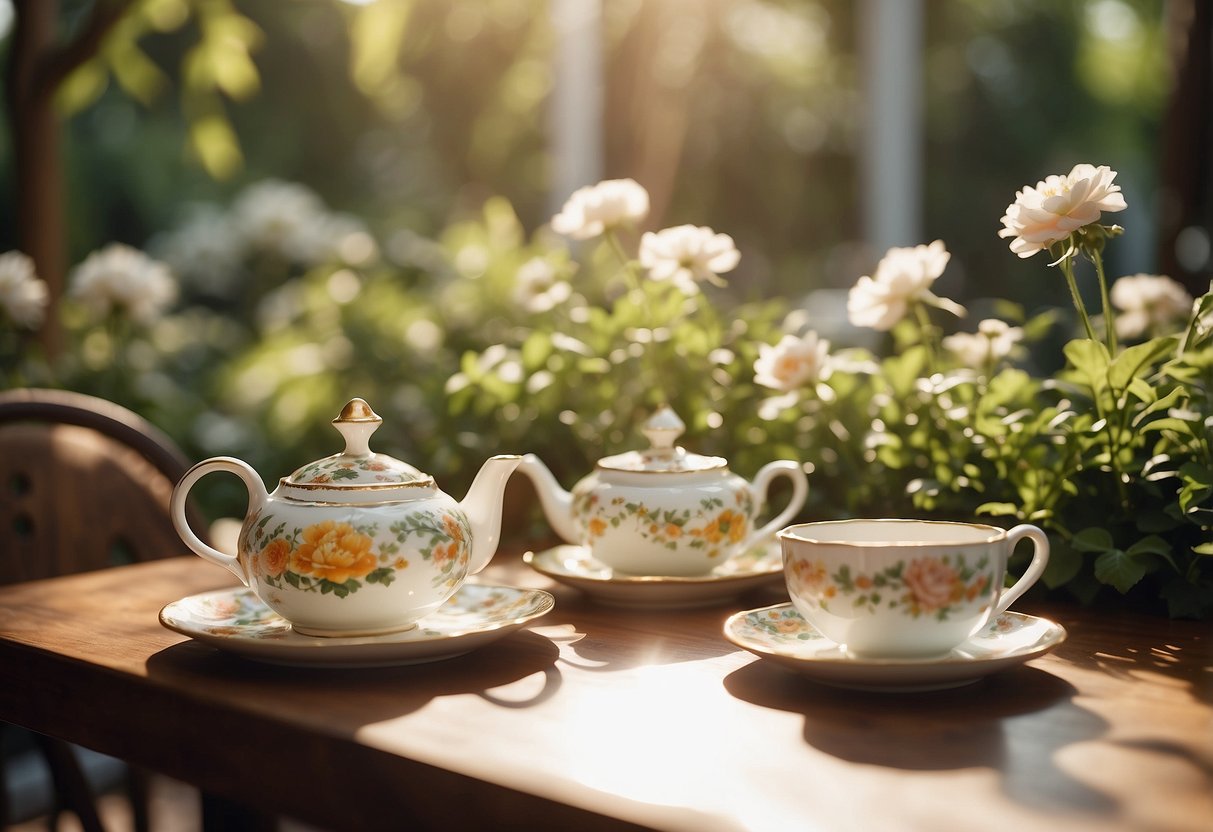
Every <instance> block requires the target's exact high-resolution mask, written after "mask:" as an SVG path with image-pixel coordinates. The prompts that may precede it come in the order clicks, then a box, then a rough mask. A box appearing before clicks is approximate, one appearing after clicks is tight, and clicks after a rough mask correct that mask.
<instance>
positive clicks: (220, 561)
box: [169, 456, 269, 586]
mask: <svg viewBox="0 0 1213 832" xmlns="http://www.w3.org/2000/svg"><path fill="white" fill-rule="evenodd" d="M216 471H226V472H227V473H230V474H235V475H236V476H238V477H240V479H242V480H244V485H245V487H246V488H248V494H249V511H250V512H252V511H254V510H256V509H257V508H258V507H259V506H261V505H262V504H264V503H265V502H266V500H267V499H269V497H268V495H267V494H266V493H265V486H264V485H262V483H261V477H259V476H258V475H257V472H256V471H254V470H253V469H252V467H251V466H250V465H249V464H248V463H247V462H244V461H243V460H240V459H236V458H234V457H230V456H218V457H215V458H214V459H208V460H205V461H204V462H199V463H198V464H197V465H195V466H194V467H193V468H191V469H189V470H188V471H186V472H185V476H184V477H182V478H181V482H179V483H177V487H176V488H174V489H173V499H172V501H171V503H170V506H169V507H170V510H171V513H172V517H173V526H174V527H175V528H176V529H177V534H179V535H181V539H182V540H183V541H185V545H186V546H188V547H190V549H191V550H192V551H193V553H194V554H195V555H197V556H198V557H200V558H202V559H203V560H207V561H210V562H211V563H214V564H217V565H219V566H222V567H223V568H224V569H226V570H227V571H229V572H231V573H232V574H233V575H235V576H236V577H237V578H239V579H240V582H241V583H243V584H244V585H245V586H248V585H249V577H248V574H247V573H246V572H245V570H244V566H243V565H242V564H241V563H240V559H239V558H238V557H233V556H232V555H228V554H225V553H223V552H220V551H219V550H218V549H216V548H215V547H213V546H208V545H207V544H206V543H203V542H202V539H201V538H199V537H198V535H196V534H194V530H193V529H191V528H190V524H189V522H188V521H187V520H186V519H185V499H186V496H187V495H188V494H189V491H190V489H191V488H193V487H194V484H195V483H197V482H198V480H200V479H202V478H203V477H205V476H206V475H207V474H210V473H214V472H216Z"/></svg>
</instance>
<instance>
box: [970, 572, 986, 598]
mask: <svg viewBox="0 0 1213 832" xmlns="http://www.w3.org/2000/svg"><path fill="white" fill-rule="evenodd" d="M989 585H990V578H989V576H988V575H978V576H977V578H976V579H975V580H974V581H973V583H971V584H969V588H968V589H967V590H966V591H965V599H966V600H968V601H972V600H973V599H975V598H976V597H977V596H978V595H981V594H982V593H983V592H985V591H986V587H987V586H989Z"/></svg>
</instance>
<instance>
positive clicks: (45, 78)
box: [17, 0, 132, 95]
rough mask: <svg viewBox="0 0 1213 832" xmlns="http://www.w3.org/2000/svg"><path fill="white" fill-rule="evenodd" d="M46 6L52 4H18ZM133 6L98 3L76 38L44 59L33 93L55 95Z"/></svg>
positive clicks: (124, 1) (120, 0) (119, 1)
mask: <svg viewBox="0 0 1213 832" xmlns="http://www.w3.org/2000/svg"><path fill="white" fill-rule="evenodd" d="M45 2H48V0H17V5H18V6H19V7H20V6H21V5H24V4H26V3H45ZM131 5H132V0H96V2H95V3H94V4H93V10H92V12H90V13H89V16H88V20H86V21H85V22H84V25H83V26H82V27H81V29H80V31H79V32H78V33H77V34H76V36H75V37H73V38H72V39H71V40H70V41H68V42H67V43H65V44H63V45H62V46H60V47H58V48H57V49H55V50H53V51H51V52H50V53H49V54H47V55H44V56H43V57H42V59H41V61H40V62H39V66H38V72H37V75H36V76H35V78H34V79H33V89H31V90H30V92H31V93H32V94H34V95H54V93H55V90H57V89H58V88H59V85H60V84H62V83H63V81H64V79H66V78H67V76H69V75H71V74H72V72H74V71H75V70H76V69H77V68H79V67H80V66H81V65H82V64H84V63H85V62H86V61H88V60H89V59H90V58H92V57H93V56H94V55H96V54H97V50H98V49H100V48H101V43H102V41H104V40H105V36H106V35H108V34H109V33H110V31H111V30H112V29H113V28H114V24H116V23H117V22H118V21H119V20H121V19H122V16H123V15H124V14H126V12H127V10H128V9H129V8H130V7H131Z"/></svg>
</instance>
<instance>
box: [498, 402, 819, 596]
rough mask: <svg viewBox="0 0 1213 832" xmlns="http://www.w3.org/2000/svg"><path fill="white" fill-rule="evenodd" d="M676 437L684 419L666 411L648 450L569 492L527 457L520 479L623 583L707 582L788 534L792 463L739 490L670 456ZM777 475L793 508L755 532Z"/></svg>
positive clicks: (617, 460)
mask: <svg viewBox="0 0 1213 832" xmlns="http://www.w3.org/2000/svg"><path fill="white" fill-rule="evenodd" d="M683 430H685V425H683V423H682V420H681V419H679V418H678V416H677V414H675V413H674V411H673V410H671V409H670V408H669V407H664V406H663V407H662V408H661V409H660V410H658V411H657V413H655V414H654V415H653V416H652V417H651V418H650V419H649V420H648V421H647V422H645V424H644V428H643V432H644V434H645V436H646V437H648V439H649V442H650V443H651V447H650V448H649V449H648V450H645V451H628V452H627V453H623V454H618V455H616V456H609V457H604V458H603V459H600V460H598V465H597V469H596V470H595V471H594V472H593V473H591V474H589V475H588V476H586V477H585V478H583V479H582V480H581V481H580V482H578V483H577V484H576V485H575V486H573V490H572V492H571V493H570V492H568V491H565V490H564V489H563V488H561V487H560V484H559V483H558V482H557V481H556V478H555V477H553V476H552V473H551V471H549V470H548V468H547V466H545V465H544V464H543V463H542V462H541V461H540V460H539V458H538V457H536V456H535V455H534V454H527V455H526V456H524V457H523V458H522V464H521V465H520V466H519V469H518V470H519V471H521V472H522V473H524V474H526V475H527V476H529V477H530V478H531V480H532V481H533V482H534V484H535V490H536V491H537V492H538V493H539V499H540V502H541V503H542V504H543V511H544V514H545V515H546V516H547V519H548V523H550V524H551V526H552V528H553V529H554V530H555V532H556V533H557V534H558V535H560V536H561V537H562V538H564V539H565V540H567V541H568V542H569V543H573V544H578V545H582V546H585V547H587V548H588V549H589V550H590V552H591V554H592V555H593V556H594V557H595V558H596V559H598V560H599V561H601V562H602V563H604V564H606V565H607V566H609V567H611V568H612V569H614V570H616V571H618V572H621V573H627V574H629V575H660V576H692V575H706V574H707V573H709V572H711V571H712V570H713V569H714V568H715V567H717V566H719V565H720V564H722V563H724V562H725V561H727V560H728V559H729V557H731V556H732V555H734V554H738V553H740V552H743V551H745V550H747V549H749V548H750V547H752V546H754V545H756V544H758V543H761V542H763V541H764V540H766V539H768V538H770V537H771V536H772V535H773V534H774V533H775V532H776V531H777V530H778V529H780V528H782V527H783V526H785V525H786V524H787V523H788V521H789V520H791V519H792V518H793V517H794V516H795V515H796V512H798V511H800V509H801V507H802V506H803V505H804V501H805V495H806V494H807V493H808V480H807V479H806V477H805V473H804V469H803V468H802V467H801V466H800V465H799V464H797V463H796V462H793V461H792V460H779V461H777V462H771V463H768V464H767V465H765V466H763V467H762V468H761V469H760V470H759V471H758V474H757V476H755V477H754V481H753V482H752V483H750V482H746V481H745V480H744V479H742V478H741V477H739V476H738V475H736V474H734V473H732V472H730V471H729V468H728V465H727V463H726V462H725V460H724V459H722V458H720V457H718V456H702V455H700V454H692V453H688V452H687V451H685V450H684V449H682V448H680V447H676V446H675V444H674V443H675V442H676V441H677V439H678V437H679V436H680V435H681V434H682V432H683ZM777 476H784V477H787V478H788V479H789V480H791V482H792V496H791V500H790V501H789V502H788V505H787V506H786V507H785V508H784V510H783V511H782V512H780V513H779V514H778V515H777V516H776V517H775V518H773V519H772V520H771V521H769V522H768V523H766V524H765V525H764V526H762V527H761V528H759V529H757V530H755V529H754V528H753V525H754V521H755V519H756V517H757V515H758V512H759V511H761V509H762V506H763V504H764V503H765V502H766V495H767V489H768V487H769V486H770V484H771V481H772V480H773V479H774V478H775V477H777Z"/></svg>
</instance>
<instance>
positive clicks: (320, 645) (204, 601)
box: [160, 584, 555, 667]
mask: <svg viewBox="0 0 1213 832" xmlns="http://www.w3.org/2000/svg"><path fill="white" fill-rule="evenodd" d="M553 606H555V599H554V598H553V597H552V595H551V594H550V593H548V592H544V591H543V590H539V589H517V588H514V587H507V586H490V585H486V584H464V585H463V586H461V587H460V588H459V590H458V591H457V592H456V593H455V594H454V595H453V596H452V597H451V598H450V599H448V600H447V601H446V603H444V604H443V605H442V606H441V607H439V608H438V609H437V610H435V611H434V612H432V613H430V614H429V615H427V616H426V617H425V618H423V619H421V621H419V622H418V623H417V626H415V627H413V628H412V629H410V630H405V631H404V632H397V633H388V634H386V635H378V636H352V637H322V636H307V635H303V634H302V633H297V632H295V631H294V630H293V629H292V628H291V624H290V622H288V621H287V620H286V619H284V618H282V616H280V615H278V614H277V613H276V612H274V611H273V610H271V609H270V608H269V607H267V606H266V605H265V604H264V603H262V601H261V599H259V598H258V597H257V595H256V593H254V592H253V591H252V590H251V589H247V588H245V587H233V588H231V589H221V590H216V591H214V592H203V593H200V594H198V595H190V596H188V597H186V598H182V599H180V600H178V601H174V602H172V603H171V604H168V605H166V606H165V607H164V609H162V610H161V611H160V623H161V624H163V625H164V626H165V627H167V628H168V629H170V630H173V631H175V632H178V633H181V634H182V635H186V636H189V637H190V638H193V639H196V640H197V641H200V642H202V643H203V644H208V645H210V646H212V647H216V648H218V649H220V650H223V651H226V652H230V653H234V654H237V655H240V656H243V657H245V658H249V659H255V660H257V661H262V662H269V663H271V664H283V665H295V666H300V667H388V666H393V665H407V664H420V663H423V662H433V661H439V660H441V659H449V658H453V657H455V656H461V655H463V654H464V653H467V652H469V651H471V650H475V649H477V648H479V647H483V646H484V645H486V644H488V643H490V642H493V641H496V640H497V639H499V638H501V637H502V636H504V635H506V634H507V633H510V632H513V631H514V630H516V629H518V628H519V627H521V626H523V625H524V624H526V623H527V622H529V621H532V620H533V619H536V618H538V617H540V616H541V615H545V614H546V613H548V612H550V611H551V610H552V608H553Z"/></svg>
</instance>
